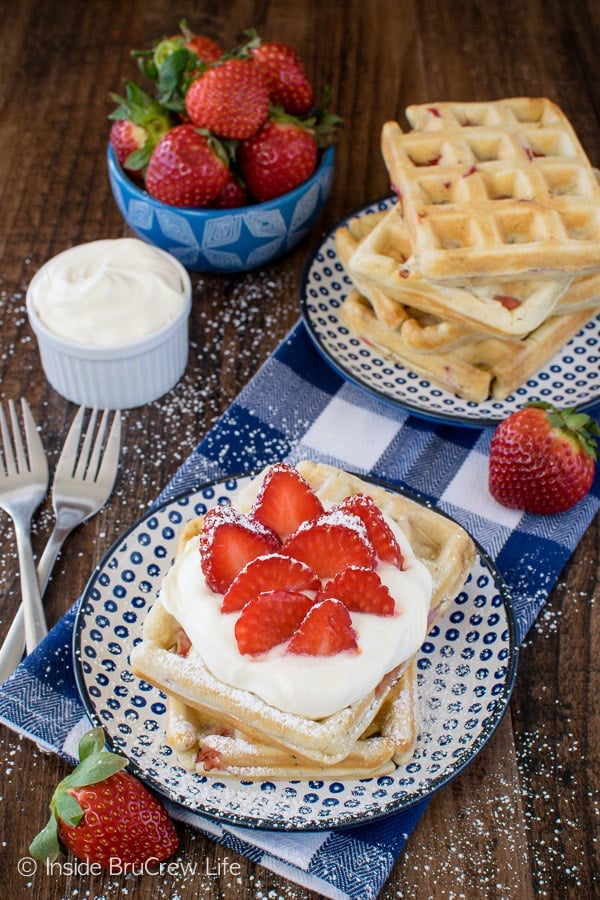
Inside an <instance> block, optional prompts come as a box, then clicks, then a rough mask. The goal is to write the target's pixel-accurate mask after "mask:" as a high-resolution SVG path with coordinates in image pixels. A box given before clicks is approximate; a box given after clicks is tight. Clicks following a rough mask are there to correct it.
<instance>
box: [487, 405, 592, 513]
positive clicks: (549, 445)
mask: <svg viewBox="0 0 600 900" xmlns="http://www.w3.org/2000/svg"><path fill="white" fill-rule="evenodd" d="M599 435H600V425H598V422H596V421H595V420H594V419H592V418H591V416H589V415H588V414H587V413H585V412H581V411H579V410H577V409H571V408H567V409H557V408H555V407H554V406H552V404H550V403H546V402H544V401H538V402H533V403H529V404H527V406H525V407H524V408H523V409H519V410H517V411H516V412H514V413H512V414H511V415H510V416H508V418H507V419H505V420H504V421H503V422H501V423H500V425H498V427H497V428H496V431H495V432H494V435H493V437H492V443H491V445H490V459H489V489H490V493H491V495H492V496H493V497H494V498H495V499H496V500H497V501H498V502H499V503H501V504H502V505H503V506H507V507H509V508H512V509H522V510H525V511H526V512H532V513H539V514H542V515H550V514H552V513H560V512H565V511H566V510H568V509H570V508H571V507H573V506H575V504H576V503H579V501H580V500H583V498H584V497H585V496H586V495H587V494H588V493H589V491H590V489H591V487H592V484H593V481H594V474H595V468H596V459H597V446H596V438H597V437H598V436H599Z"/></svg>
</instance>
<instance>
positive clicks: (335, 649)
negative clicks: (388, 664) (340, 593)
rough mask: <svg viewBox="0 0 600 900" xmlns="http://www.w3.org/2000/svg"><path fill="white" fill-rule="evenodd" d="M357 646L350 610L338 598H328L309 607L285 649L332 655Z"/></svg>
mask: <svg viewBox="0 0 600 900" xmlns="http://www.w3.org/2000/svg"><path fill="white" fill-rule="evenodd" d="M357 646H358V644H357V640H356V632H355V631H354V628H353V627H352V619H351V618H350V613H349V612H348V610H347V609H346V607H345V606H344V604H343V603H342V602H341V601H340V600H334V599H328V600H323V601H322V602H320V603H316V604H315V605H314V606H312V607H311V609H310V610H309V611H308V613H307V614H306V617H305V619H304V621H303V622H302V624H301V625H300V627H299V628H298V630H297V631H295V632H294V634H293V635H292V637H291V639H290V642H289V644H288V648H287V651H286V652H287V653H296V654H300V655H305V656H334V655H335V654H336V653H342V652H343V651H344V650H356V648H357Z"/></svg>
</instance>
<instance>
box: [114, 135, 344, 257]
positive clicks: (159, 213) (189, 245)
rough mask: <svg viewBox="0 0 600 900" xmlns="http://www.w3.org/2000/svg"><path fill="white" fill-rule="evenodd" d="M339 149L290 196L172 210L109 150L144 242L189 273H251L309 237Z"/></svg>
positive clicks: (120, 201)
mask: <svg viewBox="0 0 600 900" xmlns="http://www.w3.org/2000/svg"><path fill="white" fill-rule="evenodd" d="M334 159H335V148H334V147H328V148H327V149H326V150H325V151H324V153H323V155H322V157H321V161H320V163H319V166H318V167H317V169H316V171H315V172H314V174H313V176H312V177H311V178H309V179H308V181H305V182H304V184H301V185H300V186H299V187H297V188H295V189H294V190H293V191H290V192H289V193H287V194H283V195H282V196H281V197H276V198H275V199H274V200H269V201H267V202H265V203H256V204H255V205H253V206H243V207H240V208H239V209H226V210H213V209H183V208H177V207H175V206H167V205H166V204H165V203H161V202H160V201H158V200H155V199H154V198H153V197H151V196H150V195H149V194H148V193H147V191H145V190H143V189H141V188H139V187H138V186H137V185H136V184H134V183H133V181H131V180H130V179H129V178H128V177H127V176H126V175H125V174H124V172H123V170H122V169H121V167H120V165H119V164H118V162H117V160H116V157H115V155H114V152H113V149H112V147H111V146H110V144H109V146H108V153H107V163H108V176H109V180H110V185H111V188H112V192H113V195H114V198H115V201H116V203H117V206H118V207H119V210H120V211H121V214H122V216H123V218H124V219H125V221H126V222H127V224H128V225H129V227H130V228H131V229H132V230H133V231H134V232H135V233H136V235H137V236H138V237H140V238H141V239H142V240H145V241H148V242H149V243H151V244H155V245H156V246H157V247H160V248H161V249H163V250H167V251H168V252H169V253H171V254H172V255H173V256H174V257H175V258H176V259H178V260H179V262H180V263H182V264H183V265H184V266H185V267H186V268H187V269H192V270H194V271H199V272H220V273H224V274H226V273H229V272H246V271H248V270H249V269H255V268H257V267H258V266H263V265H266V264H267V263H270V262H272V261H273V260H275V259H277V258H278V257H279V256H282V255H283V254H284V253H286V252H287V251H288V250H290V249H291V248H292V247H293V246H294V245H295V244H297V243H298V241H300V240H301V239H302V238H303V237H304V236H305V235H306V234H307V232H308V231H309V229H310V227H311V226H312V224H313V223H314V221H315V220H316V218H317V216H318V215H319V213H320V212H321V209H322V208H323V205H324V203H325V201H326V199H327V197H328V196H329V192H330V190H331V184H332V180H333V163H334Z"/></svg>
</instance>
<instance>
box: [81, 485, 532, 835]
mask: <svg viewBox="0 0 600 900" xmlns="http://www.w3.org/2000/svg"><path fill="white" fill-rule="evenodd" d="M246 480H247V477H244V478H240V479H237V478H231V479H229V480H227V481H222V482H214V483H211V484H207V485H205V486H203V487H201V488H199V489H198V490H196V491H194V492H192V493H189V494H185V495H183V496H179V497H176V498H174V499H172V500H170V501H168V502H166V503H164V504H163V505H161V506H159V507H157V508H156V509H154V510H152V511H151V512H149V513H148V514H147V515H146V516H144V517H143V518H142V519H141V520H140V521H139V522H138V523H137V524H135V525H134V526H133V527H132V528H130V529H129V530H128V531H127V532H126V533H125V534H124V535H123V536H122V537H121V538H120V539H119V540H118V541H117V542H116V543H115V544H114V546H113V547H112V548H111V549H110V550H109V551H108V553H107V554H106V556H105V557H104V559H103V561H102V563H101V564H100V565H99V566H98V568H97V569H96V570H95V572H94V574H93V575H92V577H91V579H90V581H89V583H88V585H87V587H86V590H85V592H84V595H83V597H82V600H81V603H80V606H79V609H78V612H77V618H76V624H75V631H74V660H75V673H76V680H77V685H78V689H79V692H80V694H81V698H82V701H83V703H84V705H85V707H86V710H87V712H88V714H89V716H90V719H91V720H92V721H93V722H94V724H99V725H102V726H103V727H104V729H105V731H106V734H107V739H108V742H109V744H110V745H112V746H113V748H114V749H116V750H118V751H119V752H121V753H123V754H124V755H125V756H126V757H127V758H128V760H129V764H130V768H131V769H132V770H133V771H135V772H136V774H137V775H138V776H139V777H140V778H141V779H142V780H143V781H145V782H146V783H147V784H148V785H149V786H151V787H152V788H154V789H155V790H157V791H158V792H160V793H161V794H163V795H165V796H166V797H168V798H170V799H171V800H172V801H174V802H176V803H178V804H181V805H182V806H184V807H186V808H187V809H189V810H192V811H194V812H199V813H203V814H204V815H206V816H209V817H212V818H216V819H218V820H219V821H221V822H225V823H231V824H235V825H242V826H250V827H257V828H265V829H270V830H282V831H283V830H286V831H310V830H325V829H332V828H344V827H350V826H354V825H360V824H364V823H366V822H368V821H372V820H374V819H378V818H381V817H383V816H388V815H391V814H392V813H396V812H400V811H402V810H404V809H407V808H409V807H410V806H412V805H413V804H415V803H418V802H419V801H421V800H424V799H425V798H426V797H429V796H430V795H431V794H433V793H434V792H435V791H437V790H439V789H440V788H441V787H442V786H443V785H445V784H447V783H448V782H449V781H450V780H451V779H452V778H453V777H454V776H456V775H457V774H458V773H459V772H460V771H461V770H462V769H463V768H464V767H465V766H466V765H467V764H468V763H469V762H470V761H471V760H472V759H473V758H474V757H475V755H476V754H477V753H478V752H479V751H480V750H481V748H482V747H483V746H484V744H485V743H486V742H487V741H488V740H489V738H490V736H491V735H492V733H493V732H494V730H495V728H496V726H497V725H498V723H499V722H500V719H501V717H502V715H503V713H504V711H505V709H506V707H507V704H508V701H509V697H510V693H511V690H512V686H513V682H514V678H515V674H516V667H517V656H518V653H517V647H516V639H515V628H514V622H513V617H512V613H511V610H510V606H509V604H508V601H507V598H506V594H505V589H504V586H503V582H502V579H501V578H500V576H499V574H498V573H497V572H496V570H495V569H494V567H493V565H492V563H491V562H490V561H489V559H487V558H486V556H485V554H484V553H483V551H481V550H478V553H477V557H476V560H475V563H474V565H473V568H472V569H471V572H470V573H469V576H468V579H467V582H466V583H465V586H464V588H463V590H462V591H461V592H460V594H459V595H458V597H456V599H455V601H454V604H453V606H452V607H451V608H450V609H449V610H448V612H447V613H446V615H445V617H444V619H443V620H442V622H441V623H440V624H439V625H438V626H436V628H434V630H433V631H432V632H431V633H430V634H429V635H428V637H427V639H426V640H425V642H424V644H423V646H422V648H421V651H420V654H419V659H418V684H419V712H420V719H421V728H420V735H419V740H418V745H417V749H416V752H415V755H414V758H413V759H412V761H411V762H410V763H408V764H407V765H406V766H402V767H399V768H397V769H396V771H395V772H394V773H393V774H392V775H386V776H384V777H378V778H375V777H374V778H366V779H356V780H352V779H345V778H344V779H336V780H323V781H321V780H313V781H298V780H290V781H270V780H268V779H267V780H256V781H250V780H244V781H239V780H235V779H229V778H227V779H226V778H222V777H207V776H201V775H196V774H193V773H189V772H187V771H186V770H184V769H183V768H182V767H181V766H179V765H178V761H177V759H176V757H175V754H174V753H173V751H172V750H171V749H170V748H169V747H168V746H167V744H166V742H165V714H166V705H165V697H164V695H163V694H162V693H161V692H160V691H159V690H157V689H156V688H154V687H152V686H151V685H149V684H148V683H147V682H145V681H143V680H140V679H139V678H138V677H137V676H136V675H134V674H133V672H132V671H131V668H130V664H129V654H130V652H131V649H132V647H133V646H134V645H135V644H136V643H137V642H138V641H140V640H141V632H142V625H143V622H144V618H145V616H146V613H147V611H148V610H149V608H150V607H151V606H152V604H153V603H154V600H155V598H156V596H157V592H158V590H159V587H160V584H161V581H162V579H163V577H164V575H165V574H166V572H167V570H168V568H169V567H170V565H171V562H172V558H173V555H174V550H175V544H176V536H177V531H178V528H179V527H180V525H181V524H182V523H184V522H185V521H187V520H188V519H190V518H192V517H193V516H196V515H199V514H202V513H204V512H205V511H206V509H207V508H208V507H210V506H212V505H214V504H215V503H217V502H229V501H230V499H231V498H232V496H233V495H234V494H235V493H236V492H237V490H238V489H239V488H240V487H241V486H242V485H243V484H244V483H245V481H246Z"/></svg>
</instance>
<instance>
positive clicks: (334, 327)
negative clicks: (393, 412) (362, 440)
mask: <svg viewBox="0 0 600 900" xmlns="http://www.w3.org/2000/svg"><path fill="white" fill-rule="evenodd" d="M394 202H395V201H394V199H393V198H390V197H387V198H384V199H382V200H380V201H376V202H374V203H371V204H370V205H368V206H366V207H364V208H363V209H361V210H359V211H358V212H356V213H354V214H353V216H360V215H364V214H365V213H369V212H376V211H377V210H384V209H389V208H390V207H391V206H392V205H393V203H394ZM350 218H352V217H350ZM340 224H343V223H340ZM338 227H339V226H336V228H334V229H333V230H332V231H331V232H330V233H329V234H328V235H327V237H326V238H325V239H324V240H323V241H322V242H321V243H320V244H319V246H318V247H317V249H316V250H315V251H314V253H313V254H312V255H311V256H310V258H309V259H308V261H307V263H306V265H305V267H304V272H303V275H302V280H301V284H300V306H301V312H302V318H303V320H304V323H305V325H306V328H307V331H308V333H309V335H310V337H311V339H312V341H313V343H314V345H315V347H316V348H317V350H318V351H319V352H320V353H321V355H322V356H323V357H324V359H325V360H326V362H328V363H329V365H330V366H331V367H332V368H333V369H335V370H336V371H337V372H338V374H340V375H341V376H342V378H344V379H346V380H347V381H350V382H352V383H353V384H356V385H357V386H358V387H360V388H363V389H364V390H367V391H368V392H369V393H371V394H374V395H375V396H377V397H379V399H380V400H383V401H384V402H387V403H391V404H392V405H394V406H396V407H401V408H403V409H406V410H409V411H410V412H413V413H414V414H415V415H418V416H421V417H422V418H426V419H431V420H433V421H439V422H449V423H453V424H455V425H466V426H471V427H476V428H481V427H483V426H487V425H495V424H497V423H498V422H500V421H502V420H503V419H505V418H506V417H507V416H508V415H509V413H511V412H514V411H515V410H516V409H519V408H520V407H522V406H524V405H525V404H526V403H527V402H528V401H531V400H546V401H548V402H550V403H553V404H555V405H556V406H561V407H566V406H573V407H578V408H581V409H583V408H587V407H589V406H592V405H594V404H596V403H599V402H600V316H597V317H596V318H595V319H592V320H591V321H590V322H588V323H587V325H586V326H585V327H584V328H582V329H581V331H580V332H579V333H578V334H577V335H576V336H575V337H574V338H573V339H572V340H571V341H569V343H568V344H566V345H565V346H564V347H563V349H562V350H561V351H560V353H558V354H556V356H555V357H554V358H553V359H552V360H550V361H549V362H548V363H546V365H545V366H544V367H543V368H542V369H540V371H539V372H537V373H536V375H534V376H533V377H532V378H530V379H529V380H528V381H527V382H526V383H525V384H523V385H521V386H520V387H519V388H518V389H517V390H516V391H515V392H514V393H513V394H511V396H510V397H507V399H506V400H502V401H499V400H487V401H485V402H483V403H474V402H472V401H470V400H464V399H462V398H461V397H458V396H457V395H456V394H452V393H450V392H449V391H446V390H444V389H443V388H440V387H437V386H436V385H434V384H431V382H429V381H427V380H426V379H424V378H423V377H421V376H420V375H417V374H416V373H414V372H411V371H410V370H408V369H406V368H404V366H402V365H401V364H400V363H397V362H394V361H393V360H392V359H391V357H387V356H382V355H381V354H380V352H379V351H378V350H377V349H376V348H374V347H372V346H370V345H369V344H367V343H366V342H365V341H363V340H362V338H359V337H358V336H356V335H354V334H353V333H352V332H351V331H350V329H349V328H348V327H347V326H346V325H344V323H343V322H342V321H341V320H340V316H339V310H340V307H341V305H342V304H343V302H344V300H345V299H346V297H347V296H348V294H349V293H350V291H351V290H352V283H351V281H350V279H349V278H348V276H347V275H346V273H345V271H344V267H343V266H342V264H341V262H340V260H339V257H338V255H337V253H336V250H335V241H334V235H335V231H336V230H337V228H338Z"/></svg>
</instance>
